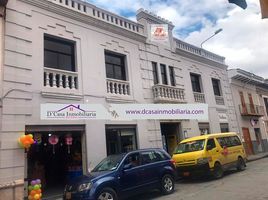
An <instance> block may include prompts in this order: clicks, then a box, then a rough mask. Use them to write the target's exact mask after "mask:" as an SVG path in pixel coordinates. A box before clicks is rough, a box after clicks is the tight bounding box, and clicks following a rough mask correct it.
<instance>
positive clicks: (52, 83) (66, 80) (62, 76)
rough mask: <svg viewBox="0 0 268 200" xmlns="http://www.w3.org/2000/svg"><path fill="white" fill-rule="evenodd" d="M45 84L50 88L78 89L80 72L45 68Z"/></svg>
mask: <svg viewBox="0 0 268 200" xmlns="http://www.w3.org/2000/svg"><path fill="white" fill-rule="evenodd" d="M44 86H45V87H48V88H61V89H71V90H77V89H78V73H77V72H71V71H65V70H59V69H52V68H47V67H45V68H44Z"/></svg>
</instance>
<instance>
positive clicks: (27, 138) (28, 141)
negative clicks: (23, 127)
mask: <svg viewBox="0 0 268 200" xmlns="http://www.w3.org/2000/svg"><path fill="white" fill-rule="evenodd" d="M33 143H34V140H33V135H32V134H28V135H22V136H20V138H19V145H20V146H21V147H22V148H25V149H26V150H28V149H29V148H30V147H31V145H32V144H33Z"/></svg>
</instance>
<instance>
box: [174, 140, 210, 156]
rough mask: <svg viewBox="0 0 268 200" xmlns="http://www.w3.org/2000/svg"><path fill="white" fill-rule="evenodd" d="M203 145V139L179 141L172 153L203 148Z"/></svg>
mask: <svg viewBox="0 0 268 200" xmlns="http://www.w3.org/2000/svg"><path fill="white" fill-rule="evenodd" d="M204 145H205V140H194V141H190V142H184V143H180V144H179V145H178V146H177V147H176V149H175V151H174V154H180V153H187V152H193V151H200V150H203V149H204Z"/></svg>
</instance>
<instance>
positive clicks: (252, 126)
mask: <svg viewBox="0 0 268 200" xmlns="http://www.w3.org/2000/svg"><path fill="white" fill-rule="evenodd" d="M228 75H229V78H230V84H231V90H232V94H233V99H234V105H235V110H236V114H237V121H238V126H239V132H240V133H241V136H242V138H243V140H244V146H245V150H246V152H247V154H248V155H251V154H257V153H261V152H267V151H268V141H267V140H268V120H267V119H268V117H267V116H268V83H267V81H266V80H264V78H262V77H260V76H257V75H255V74H253V73H250V72H247V71H245V70H242V69H231V70H229V71H228Z"/></svg>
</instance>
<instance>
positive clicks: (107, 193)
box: [98, 188, 118, 200]
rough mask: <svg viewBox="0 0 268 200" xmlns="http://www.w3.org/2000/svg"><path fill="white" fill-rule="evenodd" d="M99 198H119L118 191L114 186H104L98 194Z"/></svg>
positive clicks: (104, 199) (99, 199) (109, 199)
mask: <svg viewBox="0 0 268 200" xmlns="http://www.w3.org/2000/svg"><path fill="white" fill-rule="evenodd" d="M98 200H118V198H117V195H116V192H115V191H114V190H113V189H112V188H104V189H103V190H102V191H101V192H100V193H99V195H98Z"/></svg>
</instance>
